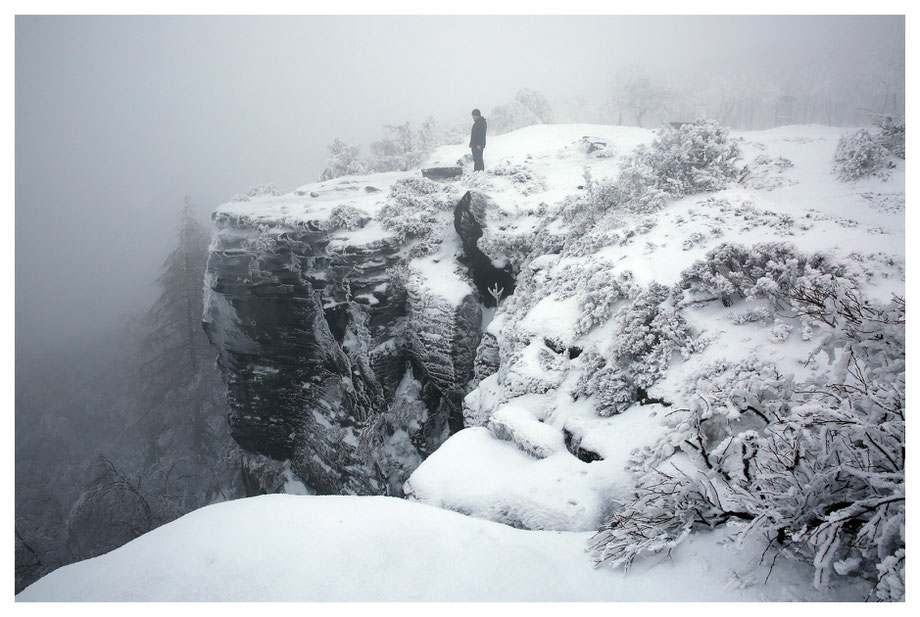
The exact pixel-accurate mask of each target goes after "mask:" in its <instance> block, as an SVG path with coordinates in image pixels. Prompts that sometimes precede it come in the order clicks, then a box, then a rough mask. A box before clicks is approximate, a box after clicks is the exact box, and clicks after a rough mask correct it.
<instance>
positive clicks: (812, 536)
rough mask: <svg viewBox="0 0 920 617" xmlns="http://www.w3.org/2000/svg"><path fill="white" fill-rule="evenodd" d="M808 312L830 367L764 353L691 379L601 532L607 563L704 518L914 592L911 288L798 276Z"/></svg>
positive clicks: (825, 575) (746, 537) (660, 545)
mask: <svg viewBox="0 0 920 617" xmlns="http://www.w3.org/2000/svg"><path fill="white" fill-rule="evenodd" d="M782 293H784V294H785V297H786V299H787V300H788V302H789V306H791V307H792V310H793V314H794V315H795V316H796V317H802V318H807V319H809V320H811V323H813V324H816V325H817V326H818V327H819V328H820V330H821V336H820V339H819V343H818V346H817V348H816V350H815V354H817V353H818V352H820V351H823V352H825V353H826V354H827V356H828V358H829V359H830V360H831V362H832V366H831V367H830V370H829V371H828V372H827V373H826V374H821V375H817V376H815V377H812V378H810V379H809V380H808V381H797V380H796V379H795V377H794V376H793V375H788V374H784V373H783V372H782V371H781V370H780V369H779V368H778V367H777V366H775V365H773V364H771V363H769V362H766V361H764V360H761V359H758V358H749V359H747V360H745V361H743V362H741V363H738V362H717V363H715V364H711V365H709V366H707V367H705V368H704V369H703V370H701V371H699V372H698V373H697V374H695V375H693V376H691V377H690V379H688V381H687V382H686V385H685V388H684V391H683V398H684V400H683V401H679V402H682V403H685V404H684V405H683V406H681V407H677V408H676V409H674V410H673V411H671V412H670V413H669V414H668V415H667V416H666V423H667V424H668V425H669V426H670V428H671V430H670V431H669V432H668V433H666V434H665V435H664V437H663V438H662V439H661V440H660V441H659V442H658V443H657V444H656V445H655V446H653V447H651V448H647V449H645V450H644V451H642V452H640V453H639V454H638V455H637V456H636V458H635V462H634V465H635V466H634V470H635V471H636V472H637V473H638V474H639V478H638V480H637V487H636V494H635V498H632V499H631V500H629V501H628V502H627V503H625V504H622V507H621V508H620V510H619V511H618V512H617V513H616V514H614V515H613V516H612V517H611V518H610V519H609V520H608V521H607V523H606V524H605V526H604V527H603V528H602V529H601V530H600V531H599V532H598V534H597V535H596V536H595V537H594V538H593V540H592V544H591V547H592V550H593V552H594V555H595V560H596V563H598V564H601V563H607V564H610V565H613V566H623V567H625V568H629V566H630V564H631V563H632V562H633V560H634V559H636V558H637V557H639V556H641V555H644V554H649V553H656V552H660V551H662V550H671V549H672V548H674V547H676V546H677V545H679V544H680V543H681V542H682V541H683V540H684V539H686V537H687V536H688V535H689V534H690V533H691V532H692V531H693V530H696V529H703V528H712V527H715V526H718V525H722V524H725V523H728V522H732V524H733V526H734V527H735V528H736V529H737V531H736V532H735V534H734V536H733V538H734V539H735V540H736V541H738V542H745V541H749V542H760V543H762V545H763V547H764V555H765V559H769V553H770V552H772V554H774V555H776V554H779V555H784V556H787V557H796V558H800V559H805V560H807V561H810V562H811V563H812V564H813V565H814V568H815V575H814V585H815V586H816V587H819V588H820V587H821V586H824V585H826V584H827V583H828V582H829V580H830V579H831V578H832V577H833V576H834V574H835V573H836V574H838V575H858V576H862V577H865V578H867V579H869V580H874V581H875V586H874V588H873V591H872V593H873V594H874V596H875V597H876V598H877V599H880V600H899V599H903V594H904V525H905V519H904V499H905V498H904V436H905V433H904V385H905V382H904V378H905V373H904V359H905V358H904V352H905V346H904V343H905V337H904V315H905V311H904V307H905V305H904V301H903V299H900V298H897V297H896V298H894V299H893V300H892V301H891V302H890V303H889V304H887V305H884V306H882V305H877V304H875V303H873V302H870V301H868V300H867V299H865V298H863V297H862V296H861V295H860V294H859V292H858V290H857V289H856V287H855V286H854V285H852V284H851V283H850V282H849V281H848V280H846V279H838V278H836V277H833V276H826V277H824V278H817V279H813V280H808V281H805V283H804V284H802V282H801V281H799V283H798V284H794V285H792V286H791V287H790V288H788V289H787V290H785V291H784V292H782Z"/></svg>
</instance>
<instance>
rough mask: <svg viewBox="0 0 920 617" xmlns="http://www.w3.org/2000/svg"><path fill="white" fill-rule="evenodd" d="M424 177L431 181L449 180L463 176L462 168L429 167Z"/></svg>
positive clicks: (423, 171) (424, 170)
mask: <svg viewBox="0 0 920 617" xmlns="http://www.w3.org/2000/svg"><path fill="white" fill-rule="evenodd" d="M422 175H423V176H424V177H426V178H429V179H431V180H449V179H451V178H456V177H458V176H462V175H463V168H462V167H427V168H425V169H423V170H422Z"/></svg>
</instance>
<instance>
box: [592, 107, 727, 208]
mask: <svg viewBox="0 0 920 617" xmlns="http://www.w3.org/2000/svg"><path fill="white" fill-rule="evenodd" d="M740 160H741V151H740V150H739V148H738V145H737V142H736V140H734V139H731V138H730V137H729V134H728V129H727V128H725V127H723V126H720V125H719V124H718V123H717V122H715V121H714V120H697V121H696V122H688V123H685V124H682V125H681V126H680V128H673V127H667V128H663V129H662V130H661V132H660V133H659V134H658V137H656V138H655V140H654V141H653V142H652V143H651V144H650V145H648V146H646V145H644V144H643V145H640V146H639V147H638V148H636V150H635V151H634V152H633V153H632V154H631V155H630V156H628V157H627V158H626V159H625V160H624V161H623V163H622V165H621V167H620V175H619V177H618V180H617V182H616V183H615V185H614V186H613V187H599V189H598V190H599V191H601V192H600V193H599V197H601V199H602V201H604V202H605V203H606V204H607V205H609V206H625V207H628V208H630V209H634V210H639V211H653V210H655V209H657V208H658V207H659V206H660V205H661V203H662V202H663V201H664V199H666V198H669V197H683V196H685V195H693V194H695V193H703V192H707V191H718V190H721V189H723V188H725V187H726V186H727V185H728V184H729V183H730V182H735V181H737V180H738V179H739V178H740V177H741V176H742V173H743V167H741V166H739V165H738V162H739V161H740Z"/></svg>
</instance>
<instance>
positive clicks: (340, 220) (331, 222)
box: [323, 204, 370, 231]
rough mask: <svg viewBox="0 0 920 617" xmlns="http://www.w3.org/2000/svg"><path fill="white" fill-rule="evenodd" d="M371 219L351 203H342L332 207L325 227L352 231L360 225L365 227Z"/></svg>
mask: <svg viewBox="0 0 920 617" xmlns="http://www.w3.org/2000/svg"><path fill="white" fill-rule="evenodd" d="M369 219H370V217H368V216H367V215H365V214H364V212H362V211H361V210H358V209H357V208H355V207H354V206H352V205H350V204H340V205H338V206H335V207H334V208H333V209H332V212H330V213H329V219H328V220H326V222H325V224H324V225H323V227H324V228H325V229H328V230H330V231H331V230H333V229H344V230H346V231H352V230H354V229H358V228H359V227H364V225H365V224H366V223H367V221H368V220H369Z"/></svg>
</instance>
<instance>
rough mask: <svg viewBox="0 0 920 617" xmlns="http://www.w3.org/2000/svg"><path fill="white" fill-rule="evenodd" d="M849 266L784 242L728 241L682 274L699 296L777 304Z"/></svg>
mask: <svg viewBox="0 0 920 617" xmlns="http://www.w3.org/2000/svg"><path fill="white" fill-rule="evenodd" d="M845 273H846V268H845V267H844V266H843V265H840V264H833V263H830V262H829V261H828V259H827V257H826V256H824V255H822V254H821V253H816V254H814V255H810V256H809V255H805V254H803V253H801V252H799V251H798V250H796V248H795V247H794V246H793V245H792V244H788V243H783V242H765V243H762V244H755V245H754V246H753V247H750V248H749V247H746V246H742V245H740V244H731V243H725V244H721V245H719V246H717V247H716V248H714V249H712V250H711V251H709V252H708V253H706V258H705V259H701V260H699V261H696V262H694V263H693V264H692V265H691V266H690V267H689V268H687V269H686V270H684V271H683V272H682V273H681V279H680V286H681V287H682V288H684V289H687V290H689V291H690V292H691V294H694V295H696V296H704V297H705V296H715V297H716V298H717V299H719V300H720V301H721V302H722V304H723V306H731V305H732V304H734V303H735V302H737V301H738V300H741V299H746V298H750V299H755V298H767V299H769V300H770V301H771V302H772V303H773V304H774V305H778V304H781V303H782V298H783V297H784V296H785V295H786V294H787V293H788V292H789V290H791V289H792V288H793V287H795V286H796V285H798V286H802V285H804V284H806V282H807V281H809V280H813V279H816V278H820V277H830V276H843V275H844V274H845Z"/></svg>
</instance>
